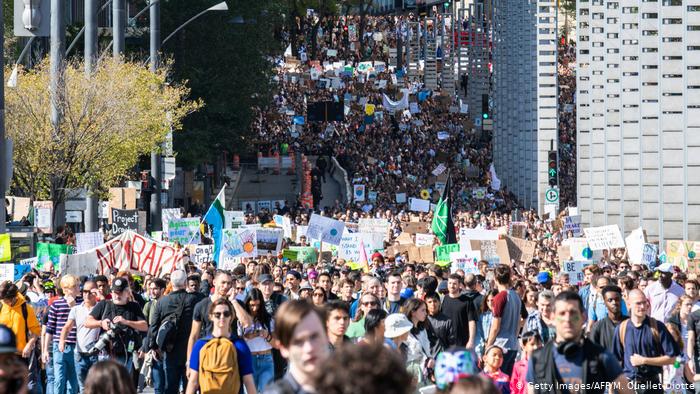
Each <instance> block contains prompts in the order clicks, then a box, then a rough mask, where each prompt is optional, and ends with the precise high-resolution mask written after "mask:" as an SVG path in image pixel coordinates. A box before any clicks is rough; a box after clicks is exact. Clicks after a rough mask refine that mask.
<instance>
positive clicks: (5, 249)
mask: <svg viewBox="0 0 700 394" xmlns="http://www.w3.org/2000/svg"><path fill="white" fill-rule="evenodd" d="M10 260H12V250H10V234H0V261H10Z"/></svg>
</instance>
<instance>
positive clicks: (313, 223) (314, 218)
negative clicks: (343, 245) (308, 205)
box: [306, 214, 345, 246]
mask: <svg viewBox="0 0 700 394" xmlns="http://www.w3.org/2000/svg"><path fill="white" fill-rule="evenodd" d="M343 230H345V223H344V222H341V221H339V220H335V219H331V218H327V217H325V216H321V215H317V214H313V215H311V220H309V228H308V229H307V230H306V236H307V237H308V238H311V239H315V240H321V241H322V242H326V243H329V244H331V245H336V246H337V245H338V244H340V239H341V238H342V236H343Z"/></svg>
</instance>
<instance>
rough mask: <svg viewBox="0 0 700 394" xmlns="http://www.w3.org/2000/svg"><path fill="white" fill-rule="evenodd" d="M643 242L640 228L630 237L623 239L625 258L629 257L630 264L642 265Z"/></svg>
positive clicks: (642, 233)
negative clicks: (625, 248)
mask: <svg viewBox="0 0 700 394" xmlns="http://www.w3.org/2000/svg"><path fill="white" fill-rule="evenodd" d="M645 242H646V240H645V239H644V230H643V229H642V228H641V227H639V228H637V229H635V230H634V231H632V232H631V233H630V235H628V236H627V237H626V238H625V244H626V245H627V256H628V257H629V260H630V263H632V264H642V257H643V255H644V245H645Z"/></svg>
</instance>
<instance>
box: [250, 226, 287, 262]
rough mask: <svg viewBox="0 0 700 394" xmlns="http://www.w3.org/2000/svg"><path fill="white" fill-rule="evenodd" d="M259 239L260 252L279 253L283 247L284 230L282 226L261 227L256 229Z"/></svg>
mask: <svg viewBox="0 0 700 394" xmlns="http://www.w3.org/2000/svg"><path fill="white" fill-rule="evenodd" d="M255 232H256V234H255V236H256V238H257V241H258V254H266V253H272V254H273V255H275V256H276V255H277V254H278V253H279V251H280V250H281V248H282V237H283V235H284V230H282V229H281V228H259V229H257V230H255Z"/></svg>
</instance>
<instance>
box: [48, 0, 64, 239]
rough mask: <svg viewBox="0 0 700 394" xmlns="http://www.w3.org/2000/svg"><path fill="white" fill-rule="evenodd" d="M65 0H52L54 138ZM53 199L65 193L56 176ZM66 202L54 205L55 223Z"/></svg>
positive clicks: (58, 115)
mask: <svg viewBox="0 0 700 394" xmlns="http://www.w3.org/2000/svg"><path fill="white" fill-rule="evenodd" d="M64 7H65V2H64V0H51V50H50V62H51V66H50V76H49V92H50V94H51V124H52V126H53V129H54V130H53V138H54V139H58V138H60V134H59V128H60V126H61V117H62V114H61V108H60V106H61V102H62V101H63V89H64V88H65V86H63V80H62V79H63V78H62V75H63V59H64V57H65V54H66V48H65V43H66V26H65V23H66V20H65V17H64V12H65V8H64ZM51 183H52V185H51V189H52V190H51V192H52V196H51V197H52V199H53V200H54V201H56V200H57V199H56V195H54V194H53V193H56V194H59V195H60V194H61V193H65V190H63V189H62V188H63V185H60V184H59V183H58V179H57V178H56V177H52V179H51ZM64 208H65V204H64V203H60V204H57V205H56V206H55V207H54V224H55V225H56V226H59V225H63V224H64V223H65V221H66V213H65V209H64Z"/></svg>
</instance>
